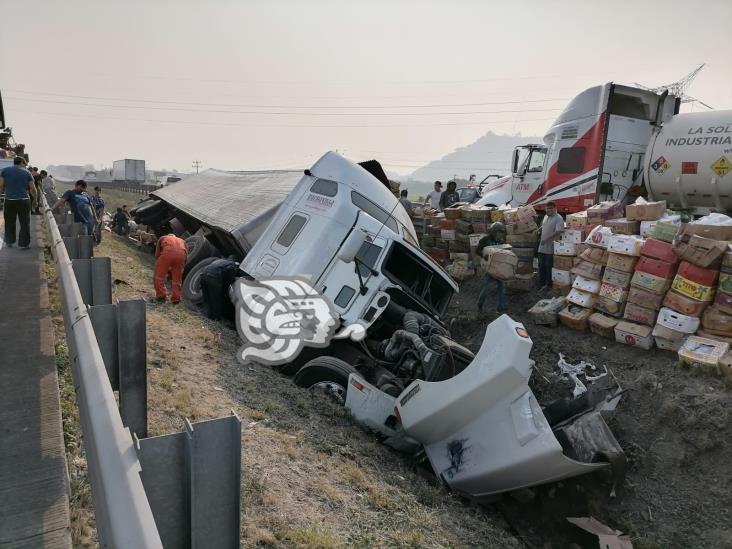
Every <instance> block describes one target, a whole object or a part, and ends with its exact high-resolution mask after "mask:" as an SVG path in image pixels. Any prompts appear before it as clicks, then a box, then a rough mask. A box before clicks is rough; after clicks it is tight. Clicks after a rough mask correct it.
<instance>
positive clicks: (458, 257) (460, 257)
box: [450, 252, 470, 263]
mask: <svg viewBox="0 0 732 549" xmlns="http://www.w3.org/2000/svg"><path fill="white" fill-rule="evenodd" d="M450 259H452V260H453V261H464V262H466V263H467V262H468V261H470V254H468V253H465V252H450Z"/></svg>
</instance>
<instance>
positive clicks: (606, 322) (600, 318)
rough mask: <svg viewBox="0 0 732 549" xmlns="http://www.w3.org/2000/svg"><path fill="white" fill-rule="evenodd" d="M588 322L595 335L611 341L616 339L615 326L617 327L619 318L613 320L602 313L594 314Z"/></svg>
mask: <svg viewBox="0 0 732 549" xmlns="http://www.w3.org/2000/svg"><path fill="white" fill-rule="evenodd" d="M588 320H589V325H590V331H591V332H592V333H593V334H597V335H599V336H602V337H609V338H610V339H614V338H615V326H617V324H618V322H619V320H618V319H617V318H613V317H611V316H607V315H604V314H602V313H592V314H591V315H590V318H589V319H588Z"/></svg>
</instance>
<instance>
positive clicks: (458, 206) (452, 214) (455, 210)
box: [444, 202, 466, 219]
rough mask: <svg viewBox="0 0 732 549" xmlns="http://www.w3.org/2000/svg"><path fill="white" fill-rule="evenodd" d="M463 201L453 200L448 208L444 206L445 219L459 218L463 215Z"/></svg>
mask: <svg viewBox="0 0 732 549" xmlns="http://www.w3.org/2000/svg"><path fill="white" fill-rule="evenodd" d="M465 205H466V204H465V202H455V204H453V205H452V206H450V207H449V208H445V210H444V214H445V217H446V218H447V219H460V218H461V217H462V216H463V210H462V206H465Z"/></svg>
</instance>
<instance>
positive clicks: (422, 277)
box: [382, 242, 453, 314]
mask: <svg viewBox="0 0 732 549" xmlns="http://www.w3.org/2000/svg"><path fill="white" fill-rule="evenodd" d="M382 271H383V273H384V275H385V276H386V277H387V278H388V279H389V280H391V281H392V282H394V283H395V284H398V285H399V286H400V287H401V288H402V289H403V290H404V291H405V292H407V293H408V294H410V296H411V297H412V298H413V299H416V300H417V301H419V302H420V303H422V305H424V306H426V307H427V308H429V309H431V310H432V311H433V312H435V313H437V314H443V313H444V310H445V308H446V307H447V304H448V303H449V301H450V298H451V297H452V294H453V289H452V287H451V286H450V284H449V283H448V282H447V281H446V280H445V279H444V278H442V277H441V276H440V275H439V274H438V273H436V272H435V271H434V269H432V268H430V266H429V265H428V264H427V263H425V262H424V261H422V260H421V259H420V258H419V257H417V256H416V255H414V254H413V253H412V252H411V251H409V249H408V248H407V247H406V246H404V245H403V244H400V243H399V242H394V243H393V244H392V247H391V249H390V250H389V255H388V256H387V258H386V260H385V261H384V264H383V266H382Z"/></svg>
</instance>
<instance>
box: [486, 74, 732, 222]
mask: <svg viewBox="0 0 732 549" xmlns="http://www.w3.org/2000/svg"><path fill="white" fill-rule="evenodd" d="M678 110H679V101H678V99H677V98H676V97H674V96H672V95H667V94H656V93H654V92H651V91H648V90H643V89H640V88H634V87H630V86H621V85H619V84H614V83H608V84H604V85H602V86H595V87H593V88H589V89H587V90H585V91H583V92H582V93H580V94H579V95H577V96H576V97H575V98H574V99H572V101H570V102H569V104H568V105H567V107H566V108H565V109H564V111H563V112H562V113H561V114H560V115H559V117H558V118H557V120H556V121H555V122H554V123H553V124H552V126H551V127H550V128H549V130H548V132H547V133H546V135H545V136H544V139H543V143H540V144H530V145H524V146H521V147H517V148H516V149H515V150H514V156H513V164H512V174H511V175H509V176H507V177H504V178H502V179H499V180H497V181H494V182H493V183H491V184H490V185H489V186H488V187H487V188H486V189H485V190H484V192H483V197H482V198H481V199H480V200H479V201H478V204H481V205H496V206H498V205H501V204H510V205H512V206H521V205H525V204H532V205H533V206H534V207H535V208H536V209H537V210H542V209H543V206H544V204H546V203H547V202H549V201H554V202H556V204H557V207H558V209H559V211H560V212H562V213H573V212H578V211H582V210H585V209H587V207H588V206H591V205H592V204H594V203H596V202H598V201H600V200H605V199H613V200H626V197H633V196H637V195H638V194H640V192H641V190H642V188H643V186H644V185H645V188H646V189H647V191H648V193H649V195H650V196H651V197H652V198H654V199H657V200H666V202H667V203H668V205H669V207H672V208H682V209H686V210H690V212H691V213H692V214H695V215H703V214H706V213H709V212H710V211H730V210H732V175H728V174H729V172H730V171H731V168H732V111H712V112H704V113H690V114H678Z"/></svg>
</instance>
